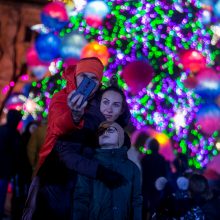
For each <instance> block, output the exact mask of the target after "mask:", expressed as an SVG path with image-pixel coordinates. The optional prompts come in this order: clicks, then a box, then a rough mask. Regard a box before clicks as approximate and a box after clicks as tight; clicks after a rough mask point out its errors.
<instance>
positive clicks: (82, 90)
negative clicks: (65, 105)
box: [70, 77, 96, 106]
mask: <svg viewBox="0 0 220 220" xmlns="http://www.w3.org/2000/svg"><path fill="white" fill-rule="evenodd" d="M95 87H96V82H95V81H94V80H92V79H90V78H89V77H84V78H83V80H82V82H81V83H80V85H79V87H78V88H77V89H76V91H75V93H74V94H73V95H72V96H71V98H70V100H71V99H73V98H74V97H75V96H76V95H78V94H80V95H82V98H81V99H82V100H81V104H80V106H82V105H83V104H84V103H85V101H87V100H88V98H89V96H90V95H91V93H92V91H93V89H94V88H95Z"/></svg>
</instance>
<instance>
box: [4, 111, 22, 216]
mask: <svg viewBox="0 0 220 220" xmlns="http://www.w3.org/2000/svg"><path fill="white" fill-rule="evenodd" d="M21 118H22V115H21V113H20V112H19V111H17V110H9V112H8V114H7V122H6V124H4V125H1V126H0V219H3V216H4V205H5V199H6V193H7V188H8V184H9V182H10V180H11V178H12V177H13V176H14V175H15V173H16V171H17V167H18V161H19V158H18V155H19V150H20V148H21V143H22V141H21V140H22V139H21V135H20V133H19V131H18V130H17V126H18V123H19V122H20V120H21Z"/></svg>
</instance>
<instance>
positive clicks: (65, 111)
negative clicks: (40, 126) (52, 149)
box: [48, 90, 83, 136]
mask: <svg viewBox="0 0 220 220" xmlns="http://www.w3.org/2000/svg"><path fill="white" fill-rule="evenodd" d="M67 96H68V94H67V93H65V92H64V90H61V91H60V92H58V93H57V94H55V95H54V97H53V98H52V100H51V103H50V107H49V115H48V116H49V120H48V123H49V125H48V127H49V129H51V131H52V132H53V134H55V135H57V136H60V135H63V134H66V133H67V132H69V131H72V130H73V129H81V128H82V127H83V121H81V122H80V123H79V124H74V122H73V119H72V112H71V110H70V108H69V106H68V105H67Z"/></svg>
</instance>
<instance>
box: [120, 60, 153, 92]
mask: <svg viewBox="0 0 220 220" xmlns="http://www.w3.org/2000/svg"><path fill="white" fill-rule="evenodd" d="M153 73H154V69H153V68H152V66H150V65H149V64H148V63H147V62H146V61H134V62H132V63H129V64H128V65H126V66H125V67H124V69H123V71H122V74H121V75H122V78H123V79H124V81H125V83H126V84H127V85H128V87H129V89H130V92H131V93H132V94H133V95H137V94H138V92H139V91H141V90H142V89H143V88H145V87H146V86H147V85H148V84H149V83H150V82H151V80H152V77H153Z"/></svg>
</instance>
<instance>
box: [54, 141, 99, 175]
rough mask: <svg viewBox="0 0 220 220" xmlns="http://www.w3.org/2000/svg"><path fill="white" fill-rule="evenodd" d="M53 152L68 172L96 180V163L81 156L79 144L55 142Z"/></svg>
mask: <svg viewBox="0 0 220 220" xmlns="http://www.w3.org/2000/svg"><path fill="white" fill-rule="evenodd" d="M55 150H56V152H57V154H58V157H59V159H60V161H61V162H62V163H63V164H64V165H65V167H66V168H67V169H68V170H70V171H71V170H72V171H75V172H77V173H79V174H81V175H85V176H87V177H90V178H93V179H95V178H96V173H97V169H98V162H97V161H96V160H94V159H88V158H86V157H85V156H84V155H81V144H77V143H72V142H64V141H57V143H56V146H55Z"/></svg>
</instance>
